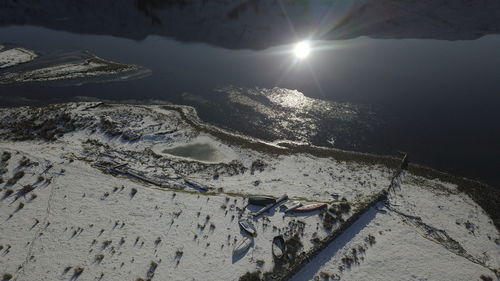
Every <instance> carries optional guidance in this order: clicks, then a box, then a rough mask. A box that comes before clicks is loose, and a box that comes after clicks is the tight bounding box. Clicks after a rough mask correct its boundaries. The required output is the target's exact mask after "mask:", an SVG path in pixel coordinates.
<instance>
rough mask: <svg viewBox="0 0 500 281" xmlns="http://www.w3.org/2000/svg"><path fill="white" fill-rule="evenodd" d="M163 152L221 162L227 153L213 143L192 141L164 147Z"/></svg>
mask: <svg viewBox="0 0 500 281" xmlns="http://www.w3.org/2000/svg"><path fill="white" fill-rule="evenodd" d="M162 152H163V153H166V154H170V155H174V156H179V157H183V158H190V159H194V160H199V161H205V162H219V161H221V160H223V159H224V158H225V155H224V154H222V152H220V151H219V149H218V148H217V147H215V146H214V145H213V144H211V143H190V144H186V145H179V146H176V147H173V148H169V149H164V150H163V151H162Z"/></svg>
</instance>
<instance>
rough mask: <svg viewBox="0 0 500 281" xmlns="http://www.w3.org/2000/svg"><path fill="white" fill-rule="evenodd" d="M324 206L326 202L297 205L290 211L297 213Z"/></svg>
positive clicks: (319, 208)
mask: <svg viewBox="0 0 500 281" xmlns="http://www.w3.org/2000/svg"><path fill="white" fill-rule="evenodd" d="M326 206H327V204H326V203H314V204H309V205H305V206H302V207H298V208H296V209H294V210H293V211H292V212H297V213H304V212H311V211H316V210H321V209H323V208H326Z"/></svg>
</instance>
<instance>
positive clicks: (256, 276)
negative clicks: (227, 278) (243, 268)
mask: <svg viewBox="0 0 500 281" xmlns="http://www.w3.org/2000/svg"><path fill="white" fill-rule="evenodd" d="M261 280H262V279H261V278H260V271H258V270H257V271H254V272H247V273H245V275H243V276H241V277H240V279H239V281H261Z"/></svg>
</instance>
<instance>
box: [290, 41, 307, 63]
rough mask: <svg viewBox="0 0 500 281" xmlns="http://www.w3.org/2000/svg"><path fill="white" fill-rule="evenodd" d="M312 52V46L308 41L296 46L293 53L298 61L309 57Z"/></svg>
mask: <svg viewBox="0 0 500 281" xmlns="http://www.w3.org/2000/svg"><path fill="white" fill-rule="evenodd" d="M310 52H311V46H310V45H309V42H308V41H302V42H299V43H297V44H296V45H295V47H294V48H293V53H294V54H295V56H296V57H297V58H298V59H305V58H307V57H308V56H309V53H310Z"/></svg>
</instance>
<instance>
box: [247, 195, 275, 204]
mask: <svg viewBox="0 0 500 281" xmlns="http://www.w3.org/2000/svg"><path fill="white" fill-rule="evenodd" d="M274 203H276V199H275V198H274V197H271V196H252V197H250V198H248V204H252V205H259V206H266V205H270V204H274Z"/></svg>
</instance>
